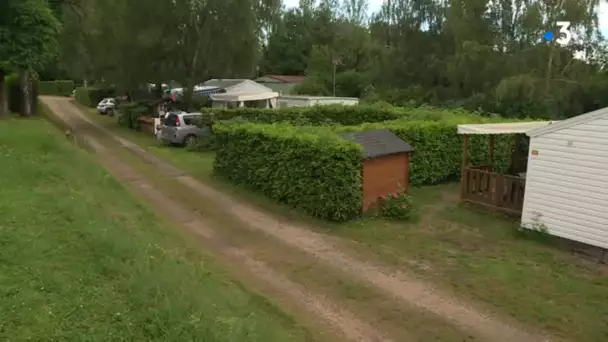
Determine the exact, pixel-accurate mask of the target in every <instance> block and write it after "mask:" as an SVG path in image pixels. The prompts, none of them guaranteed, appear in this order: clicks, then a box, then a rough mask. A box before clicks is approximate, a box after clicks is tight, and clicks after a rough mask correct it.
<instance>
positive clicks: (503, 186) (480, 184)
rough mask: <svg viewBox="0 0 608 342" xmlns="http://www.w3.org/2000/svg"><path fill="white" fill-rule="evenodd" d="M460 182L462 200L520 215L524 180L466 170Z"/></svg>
mask: <svg viewBox="0 0 608 342" xmlns="http://www.w3.org/2000/svg"><path fill="white" fill-rule="evenodd" d="M462 181H463V182H464V185H462V200H464V201H467V202H472V203H477V204H481V205H485V206H490V207H493V208H496V209H500V210H504V211H507V212H510V213H515V214H520V213H521V211H522V208H523V204H524V190H525V179H523V178H521V177H516V176H509V175H504V174H500V173H495V172H489V171H486V170H484V169H479V168H466V169H464V174H463V178H462Z"/></svg>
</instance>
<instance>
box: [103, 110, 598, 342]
mask: <svg viewBox="0 0 608 342" xmlns="http://www.w3.org/2000/svg"><path fill="white" fill-rule="evenodd" d="M92 117H93V118H95V120H97V121H99V122H101V123H102V124H103V125H105V126H106V127H107V128H109V129H111V130H112V131H115V132H117V133H119V134H121V135H123V136H125V137H127V138H131V139H132V140H133V141H134V142H137V143H139V144H140V145H141V146H142V147H145V148H147V149H148V150H149V151H151V152H152V153H154V154H156V155H158V156H159V157H163V158H166V159H167V160H168V161H170V162H172V163H173V164H174V165H176V166H177V167H179V168H182V169H183V170H185V171H188V172H190V173H191V174H192V175H193V176H196V177H198V178H200V179H202V180H205V181H208V182H211V184H212V185H214V186H215V187H217V188H219V189H222V190H224V191H226V192H229V193H232V194H234V195H237V196H240V197H242V198H244V199H246V200H249V201H251V202H253V203H255V204H256V205H258V206H259V207H261V208H264V209H266V210H269V211H271V212H274V213H278V214H281V215H283V216H286V217H288V218H291V219H295V220H298V221H305V222H307V223H310V224H311V226H314V227H316V229H320V230H323V231H325V232H329V233H331V234H333V235H337V236H341V237H345V238H347V239H348V240H349V241H354V242H353V243H351V244H350V246H351V247H352V248H353V249H355V250H356V251H357V252H358V253H360V254H361V255H362V256H364V257H369V258H374V259H376V260H378V261H380V262H382V263H385V264H389V265H393V266H395V267H399V268H403V269H408V270H410V271H414V272H416V273H417V274H419V275H420V276H423V277H426V278H427V279H429V280H432V281H434V282H436V283H437V284H441V285H442V286H443V287H445V288H446V289H451V290H452V291H454V292H455V293H456V294H457V295H459V296H461V297H464V298H469V299H472V300H477V301H479V302H480V303H482V304H484V305H485V306H487V307H488V308H489V309H490V310H495V311H497V312H498V313H501V314H504V315H507V316H512V317H514V318H515V319H517V320H519V321H521V322H523V323H525V324H528V325H530V326H534V327H538V328H541V329H546V330H547V331H549V332H551V333H553V334H555V335H557V336H560V337H564V338H569V339H573V340H578V341H604V340H605V339H606V336H608V325H606V324H605V322H607V321H608V307H606V306H605V305H604V304H603V303H605V302H606V301H607V300H608V277H606V275H607V274H608V269H606V266H602V265H598V264H596V263H594V262H590V261H588V260H585V259H583V258H581V257H579V256H577V255H574V254H572V253H571V252H569V251H568V250H566V249H563V248H560V247H559V246H558V245H557V243H555V242H554V241H553V240H551V239H547V238H544V237H541V239H538V238H537V237H538V236H524V235H522V234H521V233H518V232H517V231H516V228H517V223H516V222H512V221H509V220H506V219H505V218H503V217H501V216H497V215H493V214H490V213H487V212H484V211H483V210H477V209H475V208H471V207H468V206H462V205H459V204H458V200H457V199H458V185H456V184H451V185H439V186H433V187H424V188H420V189H412V191H411V192H412V195H413V197H414V199H415V201H416V203H417V207H418V209H419V214H418V215H417V216H418V220H416V221H415V222H411V223H390V222H386V221H378V220H362V221H358V222H350V223H347V224H343V225H335V224H327V223H324V222H320V221H317V220H314V219H311V218H309V217H306V216H303V215H301V214H300V213H298V212H295V211H294V210H291V209H288V208H285V207H282V206H280V205H277V204H275V203H273V202H271V201H269V200H268V199H266V198H263V197H260V196H258V195H256V194H252V193H250V192H247V191H244V190H242V189H239V188H236V187H234V186H231V185H230V184H227V183H225V182H222V181H221V180H217V179H215V178H214V177H213V176H212V175H211V166H212V161H213V154H212V153H202V154H201V153H194V152H187V151H184V150H183V149H179V148H166V147H161V146H160V145H159V144H158V143H157V142H155V141H154V140H153V139H152V138H150V137H147V136H145V135H143V134H140V133H137V132H132V131H130V132H125V131H124V130H122V129H120V128H119V127H117V126H116V125H115V124H114V123H113V122H112V120H108V119H106V118H105V117H100V116H92Z"/></svg>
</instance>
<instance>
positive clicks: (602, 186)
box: [521, 108, 608, 249]
mask: <svg viewBox="0 0 608 342" xmlns="http://www.w3.org/2000/svg"><path fill="white" fill-rule="evenodd" d="M527 135H528V136H529V137H530V151H529V158H528V171H527V175H526V184H525V195H524V205H523V212H522V219H521V222H522V226H523V227H526V228H531V229H541V230H546V231H547V232H548V233H549V234H551V235H555V236H559V237H562V238H566V239H570V240H574V241H578V242H583V243H586V244H589V245H593V246H597V247H601V248H605V249H608V108H604V109H600V110H597V111H594V112H591V113H587V114H583V115H580V116H577V117H574V118H571V119H569V120H564V121H560V122H557V123H554V124H551V125H548V126H545V127H542V128H538V129H535V130H532V131H529V132H527Z"/></svg>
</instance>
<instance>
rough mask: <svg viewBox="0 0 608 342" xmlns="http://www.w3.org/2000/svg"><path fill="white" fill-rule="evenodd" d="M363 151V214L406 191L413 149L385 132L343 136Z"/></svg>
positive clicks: (351, 133)
mask: <svg viewBox="0 0 608 342" xmlns="http://www.w3.org/2000/svg"><path fill="white" fill-rule="evenodd" d="M343 137H344V138H346V139H349V140H352V141H354V142H356V143H357V144H359V145H361V147H362V148H363V155H364V163H363V170H361V175H362V183H363V184H362V185H363V207H362V209H363V211H364V212H365V211H368V210H369V209H373V208H375V205H376V204H377V202H378V199H379V198H381V197H384V196H387V195H389V194H396V193H398V192H399V191H407V188H408V180H409V170H410V155H411V153H412V151H413V150H414V149H413V148H412V146H411V145H410V144H408V143H406V142H405V141H403V140H401V139H400V138H399V137H397V136H396V135H395V134H393V133H392V132H391V131H389V130H386V129H379V130H369V131H361V132H349V133H344V134H343Z"/></svg>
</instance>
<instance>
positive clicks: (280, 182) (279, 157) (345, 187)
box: [213, 122, 363, 221]
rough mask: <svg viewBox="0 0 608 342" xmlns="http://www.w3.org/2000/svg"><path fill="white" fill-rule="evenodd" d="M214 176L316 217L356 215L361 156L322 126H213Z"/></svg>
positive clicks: (339, 218) (357, 149)
mask: <svg viewBox="0 0 608 342" xmlns="http://www.w3.org/2000/svg"><path fill="white" fill-rule="evenodd" d="M214 133H215V142H216V157H215V162H214V166H213V168H214V172H215V173H216V174H217V175H219V176H222V177H224V178H226V179H228V180H230V181H232V182H233V183H235V184H238V185H243V186H246V187H248V188H250V189H253V190H256V191H259V192H261V193H263V194H265V195H266V196H268V197H270V198H272V199H274V200H277V201H279V202H282V203H286V204H288V205H290V206H292V207H295V208H299V209H302V210H303V211H305V212H307V213H309V214H311V215H313V216H317V217H320V218H324V219H328V220H334V221H343V220H347V219H350V218H352V217H355V216H357V215H359V214H360V211H361V204H362V195H361V166H362V163H363V158H362V151H361V148H360V146H359V145H357V144H355V143H353V142H350V141H346V140H344V139H341V138H340V137H338V136H337V135H336V134H335V133H333V132H332V131H331V130H330V129H328V128H324V127H294V126H292V125H288V124H270V125H268V124H266V125H262V124H253V123H238V122H235V123H232V124H227V125H223V124H222V125H215V126H214Z"/></svg>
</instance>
